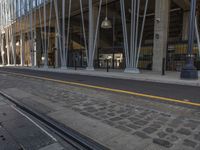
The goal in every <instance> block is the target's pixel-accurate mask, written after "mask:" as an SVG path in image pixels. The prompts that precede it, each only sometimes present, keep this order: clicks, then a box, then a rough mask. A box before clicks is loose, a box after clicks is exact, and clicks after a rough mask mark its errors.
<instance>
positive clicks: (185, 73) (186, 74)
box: [181, 0, 198, 79]
mask: <svg viewBox="0 0 200 150" xmlns="http://www.w3.org/2000/svg"><path fill="white" fill-rule="evenodd" d="M195 16H196V0H191V4H190V22H189V35H188V51H187V64H186V66H185V67H183V68H182V70H181V78H182V79H198V71H197V69H196V68H195V66H194V55H193V44H194V31H195Z"/></svg>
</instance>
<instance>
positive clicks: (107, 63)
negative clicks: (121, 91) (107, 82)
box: [106, 59, 109, 72]
mask: <svg viewBox="0 0 200 150" xmlns="http://www.w3.org/2000/svg"><path fill="white" fill-rule="evenodd" d="M106 67H107V69H106V70H107V72H109V62H108V59H106Z"/></svg>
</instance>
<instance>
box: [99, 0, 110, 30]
mask: <svg viewBox="0 0 200 150" xmlns="http://www.w3.org/2000/svg"><path fill="white" fill-rule="evenodd" d="M101 28H103V29H111V28H112V23H111V21H110V20H108V2H107V0H106V17H105V19H104V20H103V22H102V23H101Z"/></svg>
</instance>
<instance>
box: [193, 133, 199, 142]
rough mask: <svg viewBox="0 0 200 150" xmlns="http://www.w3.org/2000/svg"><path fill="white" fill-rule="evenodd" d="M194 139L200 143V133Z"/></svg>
mask: <svg viewBox="0 0 200 150" xmlns="http://www.w3.org/2000/svg"><path fill="white" fill-rule="evenodd" d="M194 139H195V140H197V141H200V133H199V134H195V135H194Z"/></svg>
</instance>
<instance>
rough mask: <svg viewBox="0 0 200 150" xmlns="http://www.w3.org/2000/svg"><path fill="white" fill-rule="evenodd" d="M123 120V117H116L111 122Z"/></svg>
mask: <svg viewBox="0 0 200 150" xmlns="http://www.w3.org/2000/svg"><path fill="white" fill-rule="evenodd" d="M122 119H123V118H121V117H114V118H111V119H110V121H120V120H122Z"/></svg>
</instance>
